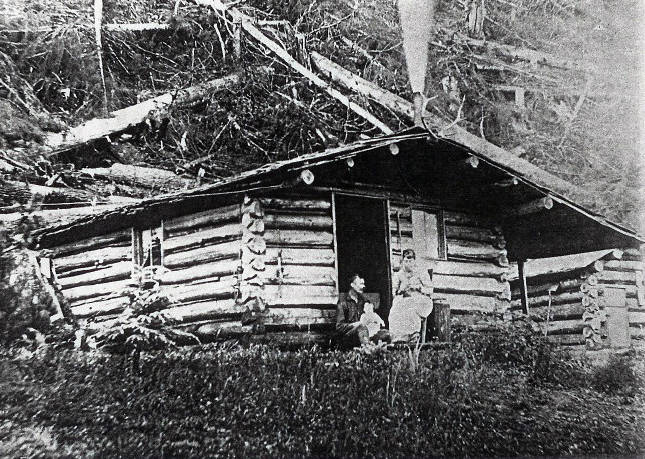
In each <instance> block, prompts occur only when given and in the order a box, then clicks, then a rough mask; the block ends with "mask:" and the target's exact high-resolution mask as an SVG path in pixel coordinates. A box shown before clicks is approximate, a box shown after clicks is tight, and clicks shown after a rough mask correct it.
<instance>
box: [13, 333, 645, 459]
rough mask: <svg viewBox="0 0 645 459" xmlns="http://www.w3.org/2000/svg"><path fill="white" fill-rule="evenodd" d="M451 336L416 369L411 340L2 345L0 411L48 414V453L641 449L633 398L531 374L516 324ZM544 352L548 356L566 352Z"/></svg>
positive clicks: (16, 416) (27, 420) (25, 416)
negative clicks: (391, 346) (19, 349)
mask: <svg viewBox="0 0 645 459" xmlns="http://www.w3.org/2000/svg"><path fill="white" fill-rule="evenodd" d="M456 338H457V342H456V343H454V345H453V346H452V347H451V348H448V349H443V350H436V351H423V352H421V353H420V354H419V356H418V357H419V358H418V364H416V367H415V369H414V370H415V371H411V367H410V363H409V355H408V352H407V350H406V349H403V350H400V351H387V352H384V351H382V350H375V349H373V350H372V352H361V351H352V352H338V351H329V352H326V351H322V350H320V349H319V348H317V347H312V348H309V349H302V350H299V351H297V352H284V351H279V350H276V349H272V348H270V347H261V346H257V345H251V346H248V347H246V348H242V347H238V346H234V345H231V344H228V345H226V346H220V345H207V346H203V347H195V348H180V349H174V350H170V351H165V352H158V351H155V352H148V353H141V357H140V360H139V361H138V365H133V364H132V363H133V362H132V356H131V355H115V354H104V353H96V352H95V353H78V352H72V351H60V352H43V353H41V354H40V355H39V356H33V357H27V358H24V357H21V358H18V357H17V356H15V355H13V354H10V353H6V352H5V353H4V354H3V353H2V352H1V351H0V407H2V409H1V410H0V418H9V419H12V422H13V423H15V424H17V425H20V426H22V428H23V429H27V428H28V427H30V426H33V425H37V426H44V427H46V428H47V431H48V432H49V433H50V435H51V436H52V437H53V438H54V440H55V442H56V444H57V445H59V449H58V450H57V451H56V453H54V452H51V451H49V450H47V451H46V453H47V454H51V455H57V454H69V455H81V456H84V457H87V456H126V457H130V456H140V455H143V456H180V457H185V456H199V457H202V456H220V455H226V456H229V455H230V456H267V455H270V456H294V455H295V456H302V455H308V456H309V455H320V456H361V457H370V456H383V455H391V456H408V457H409V456H419V455H428V454H432V455H437V456H444V455H448V456H465V455H487V456H499V455H504V456H509V455H560V454H594V455H597V454H618V453H623V454H625V453H633V454H635V453H638V452H643V451H645V441H644V440H643V437H642V434H641V432H642V429H643V427H645V425H644V423H643V418H642V413H640V415H641V417H637V416H636V415H637V414H638V413H639V412H638V411H637V409H638V407H637V404H632V405H630V406H628V407H627V408H626V407H625V406H621V402H620V401H621V397H620V396H618V395H614V394H612V393H605V392H602V393H600V392H597V391H595V390H589V389H588V385H582V386H577V387H576V386H573V385H571V387H564V388H563V387H561V386H560V387H558V386H557V385H554V384H551V383H550V382H547V383H545V382H544V381H543V380H542V379H540V378H534V379H533V380H532V381H531V382H530V383H529V381H530V380H529V378H530V377H531V374H532V371H534V370H532V368H534V366H535V362H539V361H540V359H541V358H542V357H540V354H539V353H536V354H535V355H536V357H535V358H530V359H526V360H524V361H523V363H520V364H508V363H507V362H505V361H504V359H503V358H502V356H503V355H505V352H506V351H507V350H513V349H514V348H513V344H512V343H508V342H506V340H512V339H515V337H514V336H512V335H507V338H506V340H505V339H504V337H503V336H495V337H485V336H479V337H478V336H474V335H468V336H466V335H464V336H458V337H456ZM477 343H481V344H485V349H484V350H483V351H482V352H479V353H476V352H473V349H474V347H475V346H476V345H477ZM527 346H529V347H528V350H529V351H530V350H531V346H532V345H531V344H527ZM513 355H514V353H513V352H509V356H513ZM550 358H551V359H552V360H551V361H550V362H551V363H550V365H551V367H553V366H558V365H560V364H559V363H557V360H558V359H561V358H565V357H564V354H559V353H553V354H550ZM638 390H639V393H640V394H642V389H640V388H639V389H638ZM581 400H584V403H581ZM1 420H2V419H0V421H1ZM2 429H3V424H2V422H0V438H2V434H3V432H2ZM25 431H27V430H25ZM43 451H45V450H43Z"/></svg>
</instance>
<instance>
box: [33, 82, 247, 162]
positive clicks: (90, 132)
mask: <svg viewBox="0 0 645 459" xmlns="http://www.w3.org/2000/svg"><path fill="white" fill-rule="evenodd" d="M241 80H242V72H236V73H233V74H231V75H227V76H225V77H222V78H218V79H215V80H210V81H207V82H205V83H201V84H198V85H195V86H191V87H189V88H185V89H180V90H177V91H175V92H171V93H166V94H162V95H160V96H157V97H154V98H152V99H149V100H146V101H145V102H141V103H139V104H135V105H131V106H130V107H126V108H123V109H121V110H117V111H115V112H113V113H112V117H110V118H95V119H92V120H89V121H87V122H85V123H83V124H81V125H80V126H76V127H74V128H72V129H70V130H69V131H67V132H64V133H52V134H49V135H48V136H47V137H46V139H45V143H44V149H45V155H46V156H51V155H54V154H56V153H60V152H62V151H65V150H70V149H72V148H76V147H79V146H81V145H83V144H86V143H88V142H91V141H94V140H98V139H101V138H103V137H106V136H109V135H111V134H116V133H119V132H122V131H125V130H126V129H128V128H131V127H134V126H137V125H139V124H141V123H143V122H145V121H146V119H148V118H149V117H150V116H151V115H153V114H154V115H156V116H159V115H160V114H161V115H163V114H165V113H167V112H168V110H169V109H170V108H171V107H173V106H182V105H188V104H191V103H193V102H195V101H197V100H200V99H203V98H205V97H207V96H209V95H211V94H213V93H216V92H218V91H221V90H223V89H226V88H230V87H232V86H234V85H237V84H239V83H240V82H241Z"/></svg>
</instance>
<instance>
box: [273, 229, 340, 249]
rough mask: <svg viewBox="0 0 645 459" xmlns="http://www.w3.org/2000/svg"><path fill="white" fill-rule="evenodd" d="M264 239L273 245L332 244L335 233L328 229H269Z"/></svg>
mask: <svg viewBox="0 0 645 459" xmlns="http://www.w3.org/2000/svg"><path fill="white" fill-rule="evenodd" d="M264 239H265V240H266V243H267V244H268V245H272V246H289V245H295V246H330V245H332V244H333V243H334V235H333V234H332V233H331V232H327V231H297V230H267V231H266V232H265V234H264Z"/></svg>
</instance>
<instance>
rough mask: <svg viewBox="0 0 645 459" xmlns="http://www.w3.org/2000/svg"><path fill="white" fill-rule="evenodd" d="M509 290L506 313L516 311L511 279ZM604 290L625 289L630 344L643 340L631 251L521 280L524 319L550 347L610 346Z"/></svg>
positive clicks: (643, 308)
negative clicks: (526, 308) (526, 303)
mask: <svg viewBox="0 0 645 459" xmlns="http://www.w3.org/2000/svg"><path fill="white" fill-rule="evenodd" d="M511 287H512V290H511V293H512V302H511V309H512V310H513V311H518V312H519V311H521V310H522V306H521V294H520V285H519V280H514V281H512V282H511ZM607 287H618V288H622V289H624V290H625V294H626V295H625V296H626V300H625V305H624V308H626V310H627V311H628V315H629V335H630V337H631V340H632V343H635V342H637V341H635V340H640V339H645V333H643V330H644V329H645V301H644V300H643V298H644V297H643V291H644V287H643V263H642V259H641V256H640V253H639V252H638V251H637V250H633V249H628V250H626V251H625V252H622V251H620V250H615V251H613V252H612V253H609V254H607V255H605V256H603V257H602V259H599V260H596V261H594V262H592V263H590V264H589V265H588V266H584V267H581V266H577V267H574V268H572V269H571V270H568V271H567V270H565V271H562V270H558V272H556V273H548V274H542V275H537V276H533V277H529V278H527V290H528V291H527V293H528V299H529V315H530V316H531V317H532V318H533V319H534V320H536V321H537V322H538V323H539V325H540V327H541V328H542V331H543V333H545V335H546V336H547V338H548V340H549V341H552V342H554V343H559V344H563V345H569V346H581V347H583V346H584V347H585V348H586V349H601V348H605V347H610V346H611V345H612V343H611V339H610V336H609V333H608V327H607V310H606V307H605V303H606V301H604V293H605V290H606V288H607ZM617 306H618V307H620V305H617Z"/></svg>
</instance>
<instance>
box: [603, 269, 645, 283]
mask: <svg viewBox="0 0 645 459" xmlns="http://www.w3.org/2000/svg"><path fill="white" fill-rule="evenodd" d="M642 274H643V273H642V272H640V271H607V270H606V271H603V272H601V273H600V274H598V280H599V282H600V283H601V284H638V283H639V282H640V283H642V282H643V276H642Z"/></svg>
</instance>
